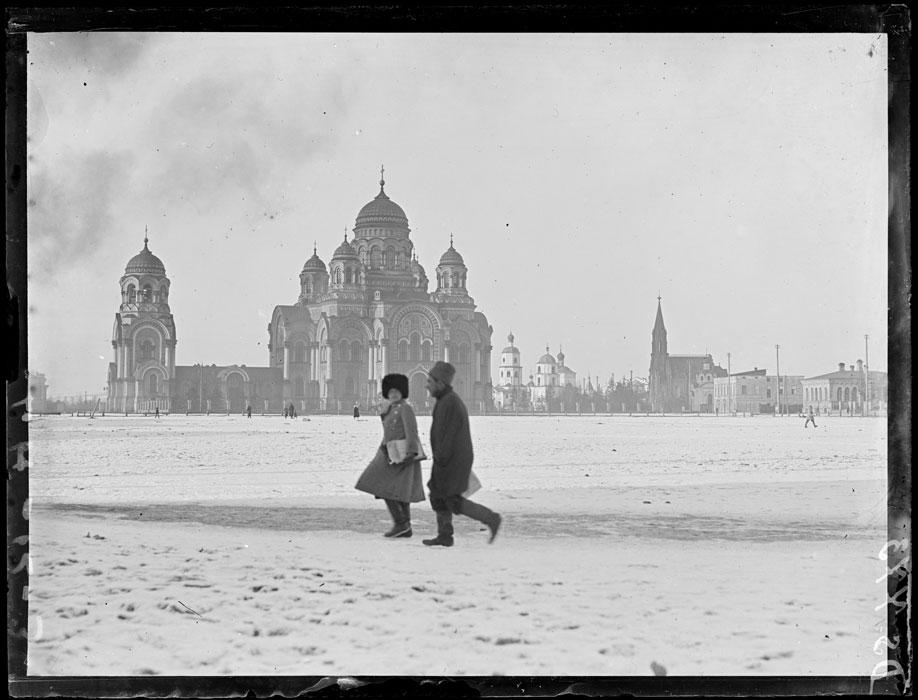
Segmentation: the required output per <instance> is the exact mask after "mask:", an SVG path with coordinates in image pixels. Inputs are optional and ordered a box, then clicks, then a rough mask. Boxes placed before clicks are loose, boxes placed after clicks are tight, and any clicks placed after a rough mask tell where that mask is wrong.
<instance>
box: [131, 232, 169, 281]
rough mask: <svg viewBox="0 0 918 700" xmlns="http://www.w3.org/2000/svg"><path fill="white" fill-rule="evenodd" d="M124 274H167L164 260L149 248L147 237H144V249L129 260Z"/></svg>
mask: <svg viewBox="0 0 918 700" xmlns="http://www.w3.org/2000/svg"><path fill="white" fill-rule="evenodd" d="M124 274H126V275H143V274H154V275H165V274H166V267H165V266H164V265H163V261H162V260H160V259H159V258H157V257H156V256H155V255H153V253H151V252H150V249H149V248H147V239H146V238H144V239H143V250H141V251H140V252H139V253H137V255H135V256H134V257H133V258H131V259H130V260H128V264H127V266H126V267H125V268H124Z"/></svg>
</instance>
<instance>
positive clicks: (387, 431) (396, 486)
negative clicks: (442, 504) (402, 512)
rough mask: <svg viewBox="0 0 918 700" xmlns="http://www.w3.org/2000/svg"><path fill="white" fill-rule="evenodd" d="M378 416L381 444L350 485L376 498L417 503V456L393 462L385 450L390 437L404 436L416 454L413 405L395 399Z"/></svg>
mask: <svg viewBox="0 0 918 700" xmlns="http://www.w3.org/2000/svg"><path fill="white" fill-rule="evenodd" d="M380 418H382V424H383V439H382V444H381V445H380V446H379V449H377V450H376V454H375V455H374V457H373V460H372V461H371V462H370V464H369V465H368V466H367V468H366V469H364V470H363V474H361V475H360V478H359V479H358V480H357V484H356V486H355V487H354V488H356V489H357V490H358V491H365V492H366V493H369V494H372V495H373V496H376V497H377V498H389V499H392V500H395V501H402V502H403V503H419V502H421V501H423V500H424V477H423V476H422V475H421V462H420V460H413V461H411V462H407V463H403V464H400V465H398V466H396V465H392V464H389V454H388V452H386V443H387V442H389V441H390V440H408V452H413V453H414V454H420V452H421V442H420V439H419V438H418V422H417V419H416V418H415V417H414V409H412V408H411V405H410V404H408V403H406V402H405V401H404V400H402V401H398V402H396V403H393V404H391V405H390V406H389V408H388V409H387V410H386V412H385V413H383V414H382V415H381V416H380Z"/></svg>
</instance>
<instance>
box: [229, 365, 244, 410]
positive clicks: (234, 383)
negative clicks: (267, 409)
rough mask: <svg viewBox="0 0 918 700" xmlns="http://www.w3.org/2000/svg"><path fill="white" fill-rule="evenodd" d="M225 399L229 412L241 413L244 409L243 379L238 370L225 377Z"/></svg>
mask: <svg viewBox="0 0 918 700" xmlns="http://www.w3.org/2000/svg"><path fill="white" fill-rule="evenodd" d="M226 401H227V403H228V404H229V410H230V412H231V413H242V411H243V410H244V409H245V380H244V379H243V377H242V375H241V374H239V373H238V372H233V373H232V374H231V375H229V376H228V377H227V378H226Z"/></svg>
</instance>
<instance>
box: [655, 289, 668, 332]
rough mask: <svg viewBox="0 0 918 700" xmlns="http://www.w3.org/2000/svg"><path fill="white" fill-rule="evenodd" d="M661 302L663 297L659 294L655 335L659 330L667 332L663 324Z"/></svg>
mask: <svg viewBox="0 0 918 700" xmlns="http://www.w3.org/2000/svg"><path fill="white" fill-rule="evenodd" d="M661 301H662V297H661V296H660V295H659V294H657V318H656V320H655V321H654V323H653V330H654V333H656V332H657V331H658V330H662V331H663V332H664V333H665V332H666V326H665V325H664V324H663V307H662V305H661V304H660V302H661Z"/></svg>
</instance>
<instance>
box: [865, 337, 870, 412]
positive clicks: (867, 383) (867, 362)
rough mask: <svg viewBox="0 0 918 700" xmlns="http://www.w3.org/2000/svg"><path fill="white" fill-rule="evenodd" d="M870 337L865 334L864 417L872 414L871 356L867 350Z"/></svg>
mask: <svg viewBox="0 0 918 700" xmlns="http://www.w3.org/2000/svg"><path fill="white" fill-rule="evenodd" d="M869 337H870V336H869V335H867V334H866V333H865V334H864V415H865V416H866V415H869V413H870V355H869V351H868V349H867V339H868V338H869Z"/></svg>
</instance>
